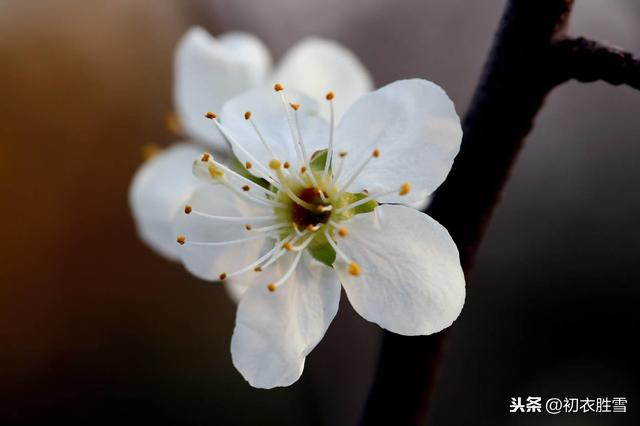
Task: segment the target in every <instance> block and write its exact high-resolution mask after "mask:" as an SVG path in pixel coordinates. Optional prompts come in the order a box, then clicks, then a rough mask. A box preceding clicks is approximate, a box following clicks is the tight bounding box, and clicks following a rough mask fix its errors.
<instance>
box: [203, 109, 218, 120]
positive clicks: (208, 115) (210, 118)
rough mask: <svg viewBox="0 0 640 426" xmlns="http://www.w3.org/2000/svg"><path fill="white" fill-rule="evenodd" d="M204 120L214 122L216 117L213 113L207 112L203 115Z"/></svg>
mask: <svg viewBox="0 0 640 426" xmlns="http://www.w3.org/2000/svg"><path fill="white" fill-rule="evenodd" d="M204 116H205V117H206V118H208V119H209V120H215V119H216V118H217V117H218V116H217V115H216V114H214V113H212V112H211V111H209V112H208V113H206V114H205V115H204Z"/></svg>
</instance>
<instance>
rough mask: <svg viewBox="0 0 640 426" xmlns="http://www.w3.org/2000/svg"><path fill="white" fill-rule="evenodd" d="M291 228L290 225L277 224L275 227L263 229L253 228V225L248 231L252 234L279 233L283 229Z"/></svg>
mask: <svg viewBox="0 0 640 426" xmlns="http://www.w3.org/2000/svg"><path fill="white" fill-rule="evenodd" d="M290 226H291V224H289V223H276V224H275V225H270V226H263V227H262V228H252V227H251V225H249V228H248V229H247V231H251V232H270V231H277V230H280V229H282V228H288V227H290ZM245 228H246V226H245Z"/></svg>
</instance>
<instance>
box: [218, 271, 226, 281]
mask: <svg viewBox="0 0 640 426" xmlns="http://www.w3.org/2000/svg"><path fill="white" fill-rule="evenodd" d="M218 278H220V281H224V280H226V279H227V273H226V272H223V273H221V274H220V275H218Z"/></svg>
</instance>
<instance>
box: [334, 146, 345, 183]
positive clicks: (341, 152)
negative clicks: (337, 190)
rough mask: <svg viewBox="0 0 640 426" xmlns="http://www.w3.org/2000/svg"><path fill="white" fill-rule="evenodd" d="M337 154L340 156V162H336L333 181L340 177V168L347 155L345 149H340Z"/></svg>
mask: <svg viewBox="0 0 640 426" xmlns="http://www.w3.org/2000/svg"><path fill="white" fill-rule="evenodd" d="M338 156H339V157H340V162H339V163H338V170H337V171H336V172H335V174H334V177H333V181H334V182H337V181H338V179H339V178H340V175H342V169H343V167H344V158H345V157H346V156H347V151H340V153H339V154H338Z"/></svg>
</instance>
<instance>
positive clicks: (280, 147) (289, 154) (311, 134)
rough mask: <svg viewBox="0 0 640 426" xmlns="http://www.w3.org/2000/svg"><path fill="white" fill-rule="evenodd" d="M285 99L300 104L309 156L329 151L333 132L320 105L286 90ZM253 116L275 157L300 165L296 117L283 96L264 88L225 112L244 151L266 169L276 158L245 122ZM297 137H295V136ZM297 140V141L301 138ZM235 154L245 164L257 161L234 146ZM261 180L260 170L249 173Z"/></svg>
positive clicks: (233, 103)
mask: <svg viewBox="0 0 640 426" xmlns="http://www.w3.org/2000/svg"><path fill="white" fill-rule="evenodd" d="M284 93H285V96H286V98H287V101H288V102H289V103H297V104H300V109H299V110H298V111H297V114H298V124H299V129H300V132H301V134H302V137H303V140H304V144H305V146H306V148H307V154H308V155H309V156H310V155H311V154H312V153H313V152H314V151H316V150H319V149H323V148H326V147H327V143H328V141H329V132H328V130H329V128H328V125H327V123H326V121H324V120H323V119H322V118H320V117H318V103H317V102H316V101H314V100H312V99H311V98H308V97H306V96H304V95H302V94H300V93H298V92H295V91H291V90H286V91H285V92H284ZM247 111H249V112H251V121H252V122H253V123H254V124H255V125H256V127H257V128H258V130H259V131H260V133H261V135H262V136H263V138H264V140H265V141H266V142H267V144H268V145H269V147H270V148H271V150H272V151H273V153H274V154H275V156H276V157H277V159H278V160H280V161H281V162H284V161H288V162H289V163H291V164H292V165H299V164H298V161H297V156H296V147H295V144H294V141H293V138H292V135H291V128H290V126H289V120H288V119H287V114H289V115H290V116H291V117H292V116H293V115H292V114H293V112H294V110H293V109H292V108H291V107H290V106H288V105H287V106H286V109H285V106H283V103H282V100H281V98H280V95H279V94H278V93H277V92H275V91H274V90H273V88H272V87H261V88H258V89H254V90H251V91H249V92H247V93H244V94H242V95H240V96H238V97H236V98H233V99H231V100H229V101H228V102H226V103H225V104H224V106H223V108H222V114H221V117H220V118H221V121H222V123H223V125H224V127H225V129H226V130H227V131H228V133H229V134H230V136H231V137H232V138H234V139H235V140H236V142H237V143H238V144H240V145H242V147H244V148H245V149H246V150H247V151H248V152H249V153H250V154H251V155H252V156H253V158H254V159H257V160H258V161H261V162H262V163H263V165H264V166H266V165H267V163H268V162H269V160H271V159H273V155H271V154H270V152H269V150H268V149H267V148H265V146H264V144H263V143H262V142H261V140H260V138H259V136H258V134H257V133H256V131H255V130H254V128H253V126H252V124H251V122H250V121H248V120H246V119H245V113H246V112H247ZM294 134H295V133H294ZM295 135H296V140H297V134H295ZM232 147H233V152H234V154H235V155H236V157H238V159H239V160H240V161H241V162H242V163H243V164H244V163H245V162H247V161H250V162H253V161H254V160H253V159H252V158H251V157H249V156H248V155H246V153H245V152H243V151H242V150H240V149H237V147H235V146H233V144H232ZM249 171H250V172H252V173H254V174H255V175H257V176H262V174H261V173H260V170H259V169H258V168H255V167H254V168H252V169H250V170H249Z"/></svg>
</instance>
